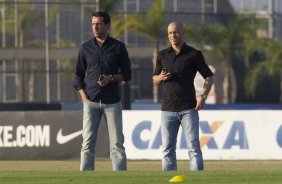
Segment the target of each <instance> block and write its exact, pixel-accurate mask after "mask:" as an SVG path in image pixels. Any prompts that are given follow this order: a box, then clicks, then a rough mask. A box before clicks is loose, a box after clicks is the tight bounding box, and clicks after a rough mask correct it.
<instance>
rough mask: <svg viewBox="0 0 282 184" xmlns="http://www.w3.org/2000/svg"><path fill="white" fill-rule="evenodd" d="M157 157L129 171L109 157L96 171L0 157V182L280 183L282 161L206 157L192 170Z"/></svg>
mask: <svg viewBox="0 0 282 184" xmlns="http://www.w3.org/2000/svg"><path fill="white" fill-rule="evenodd" d="M160 166H161V163H160V161H129V162H128V171H126V172H112V171H111V162H110V161H109V160H100V161H97V162H96V168H97V170H96V171H95V172H80V171H78V167H79V162H78V161H0V183H3V184H4V183H5V184H19V183H21V184H35V183H36V184H38V183H43V184H45V183H46V184H47V183H48V184H65V183H66V184H67V183H68V184H80V183H95V184H100V183H101V184H113V183H117V184H164V183H169V180H170V179H171V178H172V177H173V176H175V175H183V176H185V177H186V178H187V180H186V181H185V182H183V183H193V184H194V183H203V184H215V183H216V184H223V183H224V184H227V183H228V184H233V183H240V184H243V183H248V184H261V183H264V184H265V183H274V184H275V183H281V181H282V161H206V162H205V167H206V170H205V171H202V172H191V171H189V170H188V162H187V161H179V162H178V171H170V172H163V171H160Z"/></svg>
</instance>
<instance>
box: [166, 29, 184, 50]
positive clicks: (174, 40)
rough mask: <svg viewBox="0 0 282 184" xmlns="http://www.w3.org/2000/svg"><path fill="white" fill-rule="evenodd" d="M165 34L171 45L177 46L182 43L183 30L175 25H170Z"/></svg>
mask: <svg viewBox="0 0 282 184" xmlns="http://www.w3.org/2000/svg"><path fill="white" fill-rule="evenodd" d="M167 33H168V39H169V42H170V44H171V45H175V46H178V45H181V44H182V43H183V30H182V29H181V28H180V26H177V24H170V25H169V26H168V28H167Z"/></svg>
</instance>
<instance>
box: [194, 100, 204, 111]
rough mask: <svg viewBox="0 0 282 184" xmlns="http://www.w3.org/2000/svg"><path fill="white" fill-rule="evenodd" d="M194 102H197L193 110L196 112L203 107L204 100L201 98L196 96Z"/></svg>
mask: <svg viewBox="0 0 282 184" xmlns="http://www.w3.org/2000/svg"><path fill="white" fill-rule="evenodd" d="M196 100H197V104H196V107H195V110H197V111H198V110H201V109H202V108H203V107H204V105H205V99H204V98H203V97H202V96H197V97H196Z"/></svg>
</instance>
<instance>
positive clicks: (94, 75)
mask: <svg viewBox="0 0 282 184" xmlns="http://www.w3.org/2000/svg"><path fill="white" fill-rule="evenodd" d="M116 74H121V75H122V76H123V79H124V81H129V80H130V79H131V64H130V60H129V58H128V52H127V50H126V47H125V44H124V43H122V42H120V41H118V40H116V39H114V38H112V37H110V36H108V38H107V39H106V41H105V42H104V43H103V45H102V47H99V45H98V44H97V42H96V39H95V38H93V39H91V40H89V41H87V42H85V43H83V44H82V45H81V46H80V49H79V54H78V59H77V65H76V72H75V75H76V76H75V80H74V88H76V89H77V90H80V89H84V90H85V92H86V94H87V96H88V99H89V100H90V101H93V102H101V103H105V104H113V103H117V102H119V101H120V99H121V97H120V96H121V95H120V93H121V92H120V91H121V90H120V88H121V87H120V85H119V83H118V82H110V83H109V84H108V85H107V86H104V87H101V86H100V85H99V84H98V79H99V76H100V75H116Z"/></svg>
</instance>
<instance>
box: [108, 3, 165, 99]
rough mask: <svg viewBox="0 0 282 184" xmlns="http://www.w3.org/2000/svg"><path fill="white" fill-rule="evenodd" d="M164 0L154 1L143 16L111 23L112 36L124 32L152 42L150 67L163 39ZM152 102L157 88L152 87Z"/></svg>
mask: <svg viewBox="0 0 282 184" xmlns="http://www.w3.org/2000/svg"><path fill="white" fill-rule="evenodd" d="M163 5H164V0H154V1H153V3H152V5H151V6H150V8H149V10H148V12H147V13H146V14H145V15H142V14H139V13H136V14H132V15H128V16H127V17H126V18H125V19H123V18H121V17H116V18H115V19H114V21H113V31H112V34H113V35H114V36H121V35H122V33H123V32H124V30H128V31H129V32H132V33H133V34H137V35H140V36H144V37H146V38H148V39H150V40H151V41H152V42H153V48H154V49H153V57H152V65H153V68H154V67H155V63H156V60H157V54H158V52H159V42H160V40H161V39H163V38H164V37H165V33H166V28H165V10H164V6H163ZM153 100H154V102H158V86H157V85H153Z"/></svg>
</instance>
